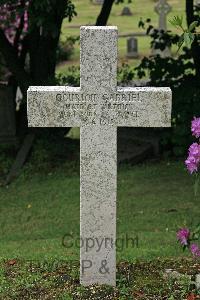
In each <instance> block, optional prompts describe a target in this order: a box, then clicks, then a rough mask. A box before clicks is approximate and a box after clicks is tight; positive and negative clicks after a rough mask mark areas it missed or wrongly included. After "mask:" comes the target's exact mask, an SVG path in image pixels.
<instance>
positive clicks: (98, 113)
mask: <svg viewBox="0 0 200 300" xmlns="http://www.w3.org/2000/svg"><path fill="white" fill-rule="evenodd" d="M57 101H59V102H61V103H63V110H62V111H60V118H79V119H82V120H85V121H87V122H89V123H91V124H99V125H113V124H115V121H116V118H120V119H129V118H131V119H137V118H138V117H139V112H138V107H137V103H140V102H141V98H140V97H139V92H134V93H133V92H130V93H126V94H125V93H115V94H114V93H112V94H106V93H105V94H102V95H99V94H84V93H60V94H57V95H56V102H57Z"/></svg>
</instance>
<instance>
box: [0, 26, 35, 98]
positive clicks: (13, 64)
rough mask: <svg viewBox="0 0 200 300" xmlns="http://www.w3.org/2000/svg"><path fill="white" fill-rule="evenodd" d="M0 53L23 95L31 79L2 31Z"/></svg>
mask: <svg viewBox="0 0 200 300" xmlns="http://www.w3.org/2000/svg"><path fill="white" fill-rule="evenodd" d="M0 51H1V53H2V55H3V57H4V59H5V61H6V64H7V66H8V68H9V70H10V71H11V72H12V74H13V75H14V76H15V77H16V78H17V82H18V84H19V86H20V88H21V90H22V92H23V94H24V96H25V95H26V91H27V89H28V87H29V85H30V84H31V78H30V76H29V74H28V73H27V72H26V71H25V70H24V68H23V65H22V64H21V62H20V60H19V58H18V56H17V52H16V50H15V48H14V47H13V46H12V45H11V44H10V43H9V41H8V40H7V38H6V36H5V34H4V32H3V30H1V29H0Z"/></svg>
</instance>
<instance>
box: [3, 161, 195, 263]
mask: <svg viewBox="0 0 200 300" xmlns="http://www.w3.org/2000/svg"><path fill="white" fill-rule="evenodd" d="M43 166H44V167H43ZM77 166H78V164H77V165H76V167H74V171H71V169H72V168H73V167H72V166H71V165H68V164H67V163H66V165H63V167H62V168H61V167H60V169H55V170H54V169H53V170H52V171H48V168H47V171H46V172H45V171H44V170H45V165H43V164H42V163H41V164H40V169H39V170H38V171H37V172H36V171H35V169H34V166H32V167H31V166H27V167H26V168H27V169H25V170H24V173H23V174H21V176H20V178H18V179H17V180H16V181H15V182H13V183H12V184H11V185H10V186H8V187H1V189H0V201H1V208H0V232H1V246H0V257H2V258H7V259H10V258H13V257H23V258H27V259H29V258H30V259H45V258H47V259H48V258H60V259H62V258H63V259H78V256H79V249H77V248H76V247H72V248H70V249H66V248H65V247H63V246H62V237H63V236H64V235H65V234H69V233H70V234H72V235H73V237H74V239H75V238H78V237H79V170H78V167H77ZM29 168H30V169H29ZM31 168H33V169H31ZM43 169H44V170H43ZM198 204H199V197H196V198H195V197H194V195H193V183H192V179H191V178H190V176H189V175H188V174H187V172H186V171H185V170H184V166H183V164H182V163H180V162H179V163H176V162H171V163H167V162H162V163H160V164H155V165H153V164H152V165H151V164H147V165H146V164H144V165H142V166H134V167H127V166H126V167H120V168H119V171H118V203H117V205H118V213H117V232H118V237H120V238H124V237H125V236H126V234H127V235H128V236H129V237H136V235H137V236H138V238H139V247H138V248H137V247H133V248H132V247H131V245H129V247H127V248H124V249H123V251H121V247H122V246H121V245H119V246H118V260H119V261H121V260H128V261H135V260H136V259H140V258H142V259H152V258H156V257H166V256H167V257H172V256H180V255H181V254H182V252H181V250H180V248H179V246H178V245H177V244H176V230H177V228H179V227H180V226H183V225H185V224H187V225H193V224H195V223H197V222H198V221H199V213H198ZM191 222H193V224H191Z"/></svg>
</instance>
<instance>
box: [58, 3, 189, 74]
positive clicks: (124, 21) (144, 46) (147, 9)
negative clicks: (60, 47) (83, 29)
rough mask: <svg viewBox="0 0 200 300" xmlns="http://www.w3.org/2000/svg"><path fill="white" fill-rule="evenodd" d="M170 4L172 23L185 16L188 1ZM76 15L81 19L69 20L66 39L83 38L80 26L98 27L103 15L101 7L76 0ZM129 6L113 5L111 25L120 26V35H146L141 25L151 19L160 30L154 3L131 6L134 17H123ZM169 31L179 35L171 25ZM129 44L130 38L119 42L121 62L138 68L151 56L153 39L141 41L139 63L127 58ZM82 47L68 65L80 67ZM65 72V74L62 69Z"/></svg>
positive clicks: (76, 51) (63, 35)
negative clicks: (92, 25) (96, 25)
mask: <svg viewBox="0 0 200 300" xmlns="http://www.w3.org/2000/svg"><path fill="white" fill-rule="evenodd" d="M168 2H169V4H170V5H171V6H172V11H171V13H169V14H168V16H167V19H168V21H169V20H170V19H172V18H173V16H174V15H177V14H178V15H183V16H184V15H185V8H184V1H179V0H169V1H168ZM73 3H74V4H75V7H76V11H77V13H78V15H77V17H74V18H73V20H72V22H70V23H69V22H68V21H67V20H66V21H65V22H64V24H63V29H62V32H63V33H62V39H64V38H65V37H66V36H70V35H73V36H79V34H80V29H79V28H80V26H82V25H87V24H88V25H89V24H95V20H96V18H97V16H98V14H99V12H100V8H101V6H99V5H95V4H92V3H91V1H89V0H86V1H85V0H74V1H73ZM124 6H127V3H124V4H119V5H116V4H114V5H113V9H112V12H111V15H110V18H109V22H108V25H116V26H118V29H119V34H120V35H122V34H127V33H133V32H144V30H142V29H139V28H138V22H139V20H140V18H141V17H142V19H143V20H146V19H147V18H151V20H152V24H153V25H154V26H155V27H157V26H158V15H157V14H156V13H155V11H154V6H155V1H152V0H135V1H132V3H131V4H128V6H129V7H130V9H131V11H132V13H133V15H132V16H121V15H120V14H121V11H122V9H123V7H124ZM167 24H168V29H169V30H173V31H176V29H175V28H173V27H172V25H171V24H170V23H169V22H168V23H167ZM126 41H127V38H124V37H120V38H119V42H118V44H119V59H120V61H129V62H131V64H132V65H133V66H137V65H138V63H139V61H140V59H141V58H142V57H144V56H149V55H150V53H151V50H150V39H149V37H138V47H139V54H140V57H139V58H138V59H129V60H127V58H126V51H127V50H126V49H127V47H126ZM79 51H80V50H79V46H78V45H76V48H75V53H74V55H73V57H72V59H71V61H70V62H68V64H78V63H79ZM61 70H63V69H62V68H61Z"/></svg>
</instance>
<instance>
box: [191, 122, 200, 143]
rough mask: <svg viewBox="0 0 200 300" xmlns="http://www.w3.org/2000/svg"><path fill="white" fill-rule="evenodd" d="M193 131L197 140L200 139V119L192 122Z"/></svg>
mask: <svg viewBox="0 0 200 300" xmlns="http://www.w3.org/2000/svg"><path fill="white" fill-rule="evenodd" d="M191 131H192V135H194V136H195V137H196V138H199V137H200V118H196V117H194V120H192V126H191Z"/></svg>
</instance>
